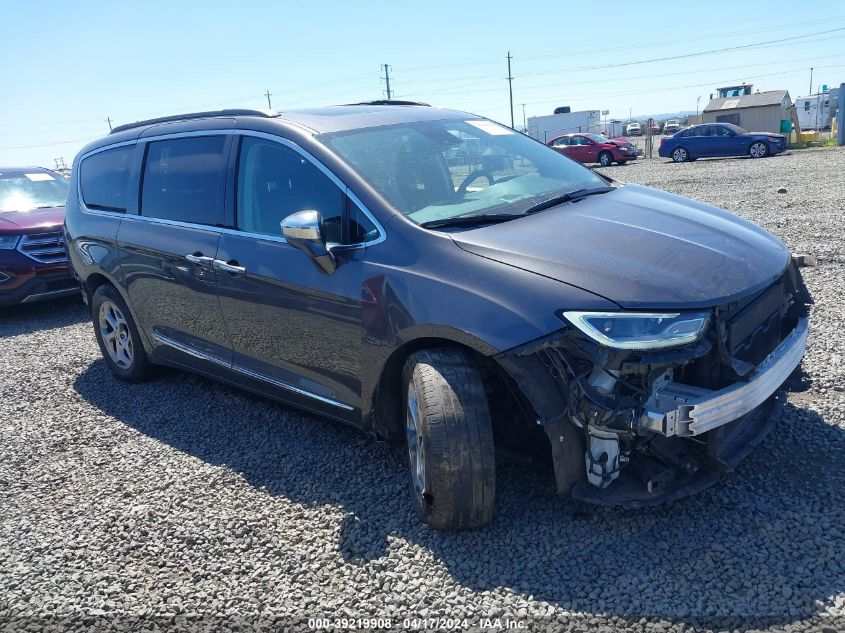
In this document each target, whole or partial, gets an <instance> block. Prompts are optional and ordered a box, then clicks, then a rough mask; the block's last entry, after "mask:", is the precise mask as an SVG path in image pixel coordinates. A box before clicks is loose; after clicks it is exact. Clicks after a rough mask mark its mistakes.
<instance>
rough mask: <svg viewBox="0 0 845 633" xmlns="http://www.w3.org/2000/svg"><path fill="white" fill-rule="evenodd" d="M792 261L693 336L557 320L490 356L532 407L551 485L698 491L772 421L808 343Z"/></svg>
mask: <svg viewBox="0 0 845 633" xmlns="http://www.w3.org/2000/svg"><path fill="white" fill-rule="evenodd" d="M810 302H811V300H810V297H809V295H808V293H807V290H806V287H805V286H804V284H803V281H802V279H801V275H800V272H799V271H798V268H797V266H796V265H795V264H794V263H793V264H791V265H790V266H789V268H788V269H787V271H786V272H785V273H784V274H783V276H782V277H781V278H780V279H778V280H777V281H776V282H775V283H773V284H772V285H770V286H769V287H768V288H766V289H764V290H763V291H761V292H758V293H755V294H753V295H751V296H748V297H745V298H743V299H740V300H736V301H733V302H731V303H729V304H726V305H720V306H716V307H714V308H713V309H712V312H711V315H710V319H709V324H708V326H707V329H706V331H705V332H704V333H703V335H702V336H701V337H700V338H699V339H698V340H696V341H695V342H693V343H689V344H686V345H682V346H677V347H670V348H663V349H653V350H636V349H630V350H629V349H616V348H612V347H609V346H607V345H605V344H602V343H598V342H596V340H594V339H593V338H591V337H590V336H587V335H586V334H585V333H583V332H582V331H581V330H579V328H576V327H571V326H570V327H564V328H563V329H561V330H559V331H557V332H555V333H554V334H552V335H550V336H548V337H546V338H544V339H541V340H537V341H533V342H531V343H529V344H526V345H523V346H521V347H519V348H515V349H513V350H509V351H508V352H506V353H504V354H502V355H500V356H499V358H497V360H498V362H499V363H500V365H501V366H502V367H503V368H504V369H505V370H506V371H507V372H508V373H509V375H510V377H511V378H512V379H513V380H514V382H515V383H516V384H517V385H518V386H519V388H520V390H521V392H522V394H523V395H524V396H525V398H526V399H527V400H528V401H529V402H530V403H531V405H532V407H533V409H534V412H535V413H536V414H537V417H538V419H537V422H538V424H541V425H542V426H543V428H544V430H545V431H546V433H547V435H548V437H549V439H550V441H551V447H552V461H553V463H554V468H555V476H556V480H557V486H558V490H559V492H561V493H563V494H566V493H571V494H572V495H573V496H574V497H576V498H578V499H581V500H584V501H588V502H592V503H598V504H605V505H623V506H627V507H638V506H644V505H652V504H656V503H661V502H664V501H669V500H672V499H675V498H678V497H681V496H685V495H687V494H690V493H693V492H695V491H698V490H701V489H703V488H706V487H707V486H709V485H711V484H712V483H714V482H715V481H717V480H718V479H719V478H720V476H721V475H722V474H723V473H725V472H728V471H730V470H732V469H733V468H734V467H735V466H736V465H737V464H738V463H739V461H740V460H741V459H743V458H744V457H745V456H746V455H747V454H748V452H749V451H750V450H751V449H752V448H753V447H754V446H756V445H757V444H758V443H759V442H760V441H761V440H762V439H763V438H764V437H765V436H766V434H767V433H768V432H769V430H770V429H771V427H772V426H773V424H774V423H775V422H776V421H777V419H778V417H779V416H778V415H777V412H778V410H779V407H780V406H781V405H782V404H783V399H784V396H783V389H782V387H783V385H784V383H785V382H786V381H787V380H788V379H789V377H790V376H791V375H792V373H793V372H794V370H795V369H796V368H797V367H798V365H799V364H800V361H801V358H802V357H803V355H804V352H805V350H806V344H807V329H808V305H809V303H810Z"/></svg>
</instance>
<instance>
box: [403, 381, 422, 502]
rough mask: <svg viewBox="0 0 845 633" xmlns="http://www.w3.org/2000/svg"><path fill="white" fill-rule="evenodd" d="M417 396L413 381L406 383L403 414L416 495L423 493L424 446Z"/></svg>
mask: <svg viewBox="0 0 845 633" xmlns="http://www.w3.org/2000/svg"><path fill="white" fill-rule="evenodd" d="M419 425H420V409H419V398H417V390H416V387H414V383H413V382H411V383H410V384H409V385H408V411H407V413H406V415H405V437H406V440H407V444H408V463H409V464H410V468H411V481H412V482H413V484H414V490H415V492H416V493H417V495H419V496H422V495H423V493H425V447H424V446H423V438H422V434H421V433H420V426H419Z"/></svg>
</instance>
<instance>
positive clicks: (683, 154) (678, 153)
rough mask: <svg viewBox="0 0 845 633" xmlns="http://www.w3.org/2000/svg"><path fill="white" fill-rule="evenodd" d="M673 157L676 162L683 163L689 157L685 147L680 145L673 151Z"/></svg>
mask: <svg viewBox="0 0 845 633" xmlns="http://www.w3.org/2000/svg"><path fill="white" fill-rule="evenodd" d="M672 158H673V159H674V160H675V162H676V163H683V162H684V161H685V160H686V159H687V150H685V149H684V148H683V147H679V148H678V149H676V150H675V151H674V152H672Z"/></svg>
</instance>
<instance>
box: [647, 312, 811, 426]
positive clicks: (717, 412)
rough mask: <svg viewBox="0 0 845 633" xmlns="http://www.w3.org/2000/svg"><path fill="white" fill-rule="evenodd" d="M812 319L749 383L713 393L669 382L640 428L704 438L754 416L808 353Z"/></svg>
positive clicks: (650, 405) (804, 321)
mask: <svg viewBox="0 0 845 633" xmlns="http://www.w3.org/2000/svg"><path fill="white" fill-rule="evenodd" d="M808 329H809V320H808V319H806V318H803V319H800V320H799V321H798V325H797V326H796V327H795V329H794V330H792V332H790V333H789V334H788V335H787V337H786V338H785V339H784V340H783V341H782V342H781V343H780V344H779V345H778V346H777V347H776V348H775V349H774V351H772V353H771V354H769V356H767V357H766V359H765V360H764V361H763V362H762V363H760V365H758V366H757V367H756V369H755V371H754V373H753V374H754V375H753V376H752V377H751V378H750V379H749V380H748V382H741V383H735V384H733V385H730V386H728V387H725V388H724V389H719V390H715V391H714V390H710V389H703V388H701V387H694V386H692V385H684V384H680V383H675V382H669V383H667V384H666V385H665V386H664V387H662V388H660V389H659V390H657V391H655V393H654V395H653V396H652V398H651V400H650V401H649V403H648V404H647V405H646V409H645V411H644V412H643V414H642V417H641V418H640V423H639V428H640V429H642V430H645V431H654V432H656V433H660V434H661V435H665V436H666V437H672V436H674V435H679V436H682V437H687V436H694V435H701V434H702V433H706V432H707V431H710V430H712V429H715V428H717V427H719V426H722V425H724V424H727V423H729V422H733V421H734V420H736V419H738V418H740V417H742V416H744V415H745V414H747V413H750V412H751V411H753V410H754V409H756V408H757V407H759V406H760V405H761V404H763V403H764V402H765V401H766V400H767V399H768V398H769V396H771V395H772V394H773V393H775V391H776V390H777V389H778V388H779V387H780V386H781V385H782V384H783V383H784V382H785V381H786V379H787V378H789V375H790V374H791V373H792V372H793V371H795V368H796V367H798V365H799V364H800V363H801V359H802V358H803V357H804V352H806V351H807V331H808Z"/></svg>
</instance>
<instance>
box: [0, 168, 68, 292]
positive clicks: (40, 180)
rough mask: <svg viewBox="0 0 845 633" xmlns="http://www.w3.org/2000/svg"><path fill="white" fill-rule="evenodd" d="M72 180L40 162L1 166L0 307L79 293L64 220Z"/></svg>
mask: <svg viewBox="0 0 845 633" xmlns="http://www.w3.org/2000/svg"><path fill="white" fill-rule="evenodd" d="M67 192H68V181H67V180H66V179H65V178H64V177H63V176H62V175H61V174H58V173H56V172H54V171H50V170H49V169H43V168H40V167H23V168H8V169H7V168H3V167H0V306H3V305H12V304H17V303H31V302H33V301H41V300H44V299H53V298H55V297H62V296H68V295H74V294H78V293H79V283H78V282H77V281H76V280H75V279H74V278H73V277H71V274H70V270H69V268H68V263H67V253H66V252H65V243H64V237H63V234H62V223H63V222H64V220H65V201H66V200H67Z"/></svg>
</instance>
